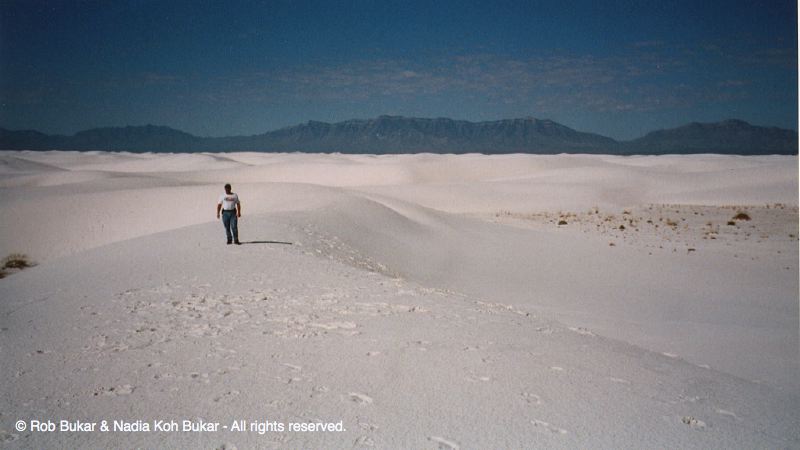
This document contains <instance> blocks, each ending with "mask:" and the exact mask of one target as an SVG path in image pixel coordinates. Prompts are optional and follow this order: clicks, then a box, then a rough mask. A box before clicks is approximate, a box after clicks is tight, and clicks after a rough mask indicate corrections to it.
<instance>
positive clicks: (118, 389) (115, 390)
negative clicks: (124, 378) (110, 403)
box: [94, 384, 136, 397]
mask: <svg viewBox="0 0 800 450" xmlns="http://www.w3.org/2000/svg"><path fill="white" fill-rule="evenodd" d="M135 389H136V388H134V387H133V386H131V385H130V384H123V385H122V386H115V387H111V388H108V389H106V388H104V387H101V388H100V389H99V390H98V391H95V393H94V396H95V397H97V396H98V395H107V396H111V397H116V396H118V395H130V394H131V393H133V391H134V390H135Z"/></svg>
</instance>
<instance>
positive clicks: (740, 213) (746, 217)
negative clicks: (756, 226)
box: [732, 211, 750, 220]
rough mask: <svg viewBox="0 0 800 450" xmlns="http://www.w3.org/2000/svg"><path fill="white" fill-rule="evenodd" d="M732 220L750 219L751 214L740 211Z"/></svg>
mask: <svg viewBox="0 0 800 450" xmlns="http://www.w3.org/2000/svg"><path fill="white" fill-rule="evenodd" d="M732 220H750V216H749V215H748V214H747V213H746V212H744V211H739V212H737V213H736V215H735V216H733V219H732Z"/></svg>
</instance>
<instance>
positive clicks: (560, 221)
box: [558, 219, 567, 225]
mask: <svg viewBox="0 0 800 450" xmlns="http://www.w3.org/2000/svg"><path fill="white" fill-rule="evenodd" d="M558 224H559V225H566V224H567V221H566V220H564V219H561V220H559V221H558Z"/></svg>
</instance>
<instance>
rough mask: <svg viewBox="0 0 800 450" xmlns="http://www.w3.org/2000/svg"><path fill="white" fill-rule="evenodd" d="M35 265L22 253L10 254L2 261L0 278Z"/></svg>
mask: <svg viewBox="0 0 800 450" xmlns="http://www.w3.org/2000/svg"><path fill="white" fill-rule="evenodd" d="M35 265H36V264H35V263H34V262H32V261H31V260H30V259H29V258H28V256H27V255H25V254H23V253H12V254H10V255H8V256H6V257H5V258H4V259H3V261H2V267H0V278H5V277H7V276H8V275H11V274H12V273H14V272H18V271H20V270H24V269H27V268H28V267H33V266H35Z"/></svg>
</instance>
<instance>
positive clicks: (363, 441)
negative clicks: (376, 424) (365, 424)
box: [353, 436, 375, 447]
mask: <svg viewBox="0 0 800 450" xmlns="http://www.w3.org/2000/svg"><path fill="white" fill-rule="evenodd" d="M374 446H375V441H373V440H372V438H371V437H369V436H359V437H358V438H356V440H355V441H353V447H374Z"/></svg>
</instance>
